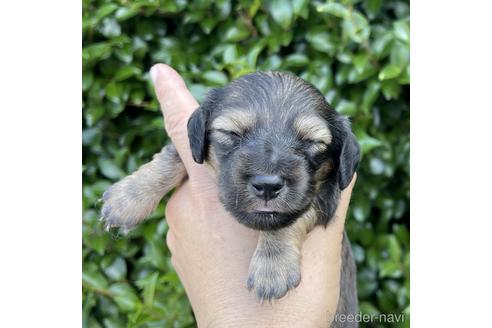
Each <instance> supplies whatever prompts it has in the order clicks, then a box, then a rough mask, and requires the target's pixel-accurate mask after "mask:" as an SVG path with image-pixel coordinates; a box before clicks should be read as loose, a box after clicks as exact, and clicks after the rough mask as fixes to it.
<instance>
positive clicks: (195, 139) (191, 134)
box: [188, 107, 208, 164]
mask: <svg viewBox="0 0 492 328" xmlns="http://www.w3.org/2000/svg"><path fill="white" fill-rule="evenodd" d="M207 116H208V115H206V113H205V111H204V110H203V108H202V107H199V108H198V109H197V110H195V111H194V112H193V114H191V117H190V119H189V120H188V139H189V140H190V148H191V155H192V156H193V160H194V161H195V162H197V163H198V164H202V163H203V160H204V159H205V151H206V147H207V145H206V143H207V120H208V117H207Z"/></svg>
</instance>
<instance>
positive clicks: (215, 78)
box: [202, 71, 228, 86]
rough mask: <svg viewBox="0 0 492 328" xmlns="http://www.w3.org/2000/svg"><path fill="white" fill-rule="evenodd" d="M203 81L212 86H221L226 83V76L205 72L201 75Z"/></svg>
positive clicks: (216, 72)
mask: <svg viewBox="0 0 492 328" xmlns="http://www.w3.org/2000/svg"><path fill="white" fill-rule="evenodd" d="M202 77H203V79H204V80H205V81H206V82H208V83H209V84H210V85H213V86H223V85H225V84H226V83H227V81H228V79H227V75H225V74H224V73H222V72H218V71H207V72H205V73H203V76H202Z"/></svg>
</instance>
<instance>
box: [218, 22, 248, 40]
mask: <svg viewBox="0 0 492 328" xmlns="http://www.w3.org/2000/svg"><path fill="white" fill-rule="evenodd" d="M248 37H249V30H248V28H247V27H246V25H244V24H237V25H233V26H231V27H229V28H228V29H227V30H226V31H225V34H224V40H225V41H226V42H239V41H242V40H245V39H247V38H248Z"/></svg>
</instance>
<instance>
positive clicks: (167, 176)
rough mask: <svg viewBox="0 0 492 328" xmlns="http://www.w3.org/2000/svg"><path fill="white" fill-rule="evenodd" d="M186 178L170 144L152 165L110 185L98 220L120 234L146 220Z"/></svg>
mask: <svg viewBox="0 0 492 328" xmlns="http://www.w3.org/2000/svg"><path fill="white" fill-rule="evenodd" d="M186 177H187V175H186V170H185V168H184V166H183V163H182V162H181V159H180V158H179V155H178V153H177V152H176V148H175V147H174V145H173V144H170V145H167V146H165V147H164V148H162V150H161V151H160V152H159V153H157V154H155V155H154V157H153V159H152V161H150V162H149V163H147V164H145V165H143V166H141V167H140V168H139V169H138V170H137V171H136V172H134V173H133V174H131V175H129V176H127V177H125V178H124V179H123V180H121V181H119V182H118V183H116V184H114V185H112V186H111V187H110V188H109V189H108V190H106V192H104V194H103V201H104V205H103V208H102V211H101V213H102V216H103V219H104V220H105V221H106V226H107V227H108V228H109V227H121V228H122V229H123V231H125V230H128V229H131V228H133V227H134V226H135V225H136V224H138V223H140V222H141V221H143V220H144V219H146V218H147V217H149V216H150V214H151V213H152V212H153V211H154V210H155V208H156V207H157V205H158V204H159V201H160V200H161V199H162V197H164V195H166V193H168V192H169V191H170V190H171V189H173V188H174V187H176V186H178V185H180V184H181V182H182V181H183V180H184V179H185V178H186Z"/></svg>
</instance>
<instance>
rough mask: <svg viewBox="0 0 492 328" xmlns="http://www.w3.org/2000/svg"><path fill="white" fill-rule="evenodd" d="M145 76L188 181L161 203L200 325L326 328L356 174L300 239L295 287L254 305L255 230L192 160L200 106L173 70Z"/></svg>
mask: <svg viewBox="0 0 492 328" xmlns="http://www.w3.org/2000/svg"><path fill="white" fill-rule="evenodd" d="M151 76H152V79H153V81H154V85H155V89H156V93H157V97H158V99H159V102H160V104H161V108H162V112H163V115H164V118H165V121H164V122H165V127H166V131H167V133H168V135H169V136H170V138H171V139H172V141H173V143H174V144H175V146H176V149H177V151H178V153H179V155H180V157H181V159H182V161H183V163H184V165H185V167H186V170H187V172H188V176H189V179H188V181H187V182H186V183H185V184H184V185H183V186H181V187H180V188H179V189H178V190H177V191H176V192H175V193H174V194H173V196H172V197H171V199H170V200H169V201H168V203H167V207H166V218H167V221H168V225H169V232H168V235H167V244H168V247H169V249H170V251H171V253H172V258H171V260H172V263H173V266H174V267H175V269H176V272H177V273H178V275H179V277H180V279H181V281H182V283H183V285H184V287H185V290H186V293H187V295H188V298H189V300H190V303H191V306H192V308H193V310H194V313H195V316H196V319H197V323H198V326H199V327H222V326H227V327H236V326H237V327H248V326H254V327H270V326H275V327H291V326H293V325H295V326H301V327H310V326H312V327H319V326H325V327H326V326H328V325H329V322H330V318H333V316H334V314H335V312H336V308H337V304H338V297H339V293H340V286H339V282H340V269H341V258H340V255H341V245H342V237H343V230H344V222H345V216H346V211H347V208H348V203H349V200H350V194H351V191H352V188H353V185H354V182H355V177H354V179H353V180H352V182H351V184H350V185H349V187H347V188H346V189H345V190H344V191H343V192H342V196H341V200H340V203H339V206H338V209H337V212H336V214H335V217H334V218H333V219H332V220H331V222H330V223H329V224H328V226H327V228H326V229H325V228H322V227H317V228H315V229H314V230H313V231H312V232H311V233H309V235H308V238H307V239H306V241H305V242H304V244H303V248H302V264H301V274H302V280H301V283H300V284H299V286H298V287H297V288H296V289H294V290H292V291H290V292H289V294H288V295H287V296H285V297H284V298H282V299H280V300H276V301H275V303H274V304H273V305H270V304H259V303H258V301H257V299H256V297H255V295H254V294H253V293H249V292H248V290H247V289H246V280H247V277H248V267H249V262H250V260H251V256H252V254H253V252H254V250H255V247H256V243H257V240H258V233H257V232H256V231H253V230H251V229H248V228H246V227H244V226H242V225H241V224H239V223H238V222H237V221H236V220H235V219H234V218H232V217H231V216H230V215H229V214H228V213H227V212H226V211H225V210H224V208H223V206H222V205H221V203H220V202H219V200H218V191H217V187H216V181H215V180H214V176H213V174H212V172H210V171H209V170H207V168H206V167H205V166H203V165H199V164H196V163H195V162H194V161H193V159H192V156H191V152H190V149H189V143H188V135H187V122H188V118H189V117H190V115H191V113H192V112H193V111H194V110H195V109H196V108H198V103H197V102H196V100H195V99H194V98H193V96H192V95H191V94H190V92H189V91H188V89H187V88H186V86H185V84H184V82H183V80H182V79H181V77H180V76H179V75H178V74H177V73H176V71H174V70H173V69H172V68H171V67H169V66H167V65H163V64H157V65H155V66H154V67H153V68H152V70H151Z"/></svg>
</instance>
